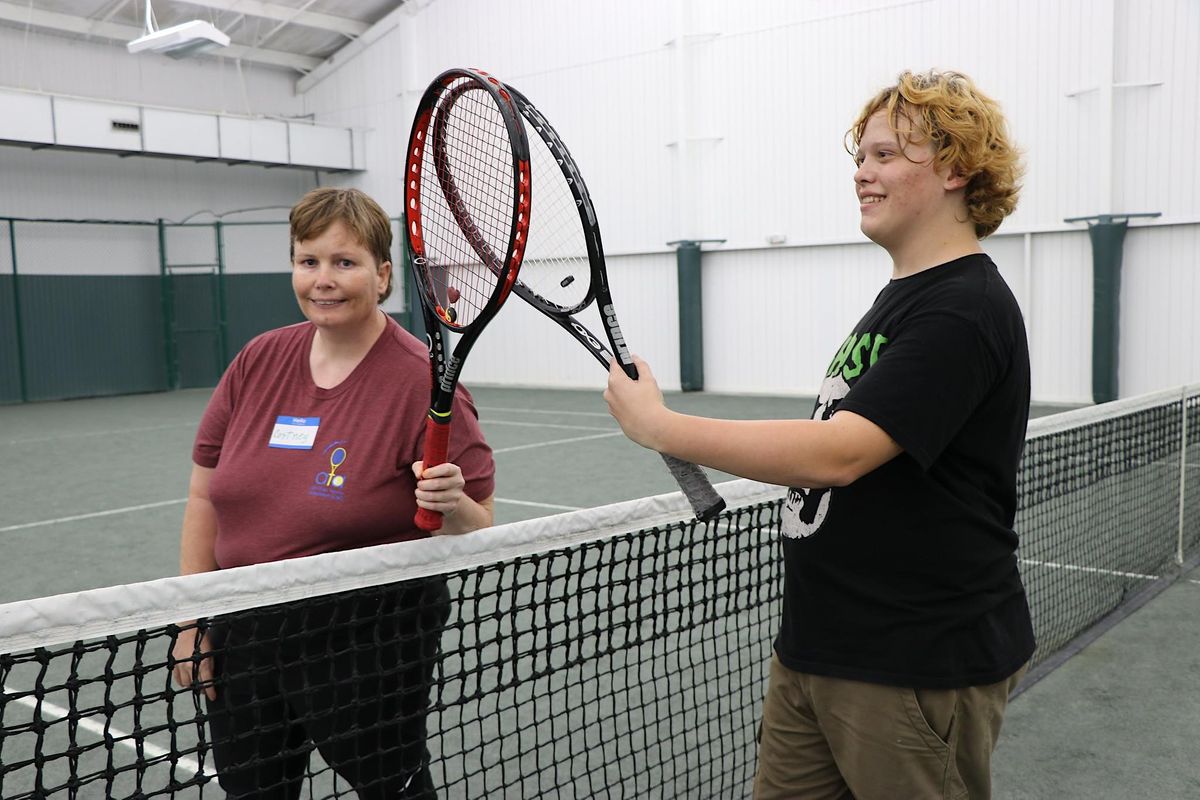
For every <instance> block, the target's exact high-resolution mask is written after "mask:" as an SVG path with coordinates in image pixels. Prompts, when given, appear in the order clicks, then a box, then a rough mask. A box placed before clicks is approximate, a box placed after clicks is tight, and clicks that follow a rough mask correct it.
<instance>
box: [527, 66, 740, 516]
mask: <svg viewBox="0 0 1200 800" xmlns="http://www.w3.org/2000/svg"><path fill="white" fill-rule="evenodd" d="M508 89H509V92H510V93H511V95H512V97H513V99H514V100H515V101H516V104H517V108H518V110H519V111H520V113H521V116H522V118H524V120H525V122H526V124H527V125H528V126H529V129H530V131H531V132H530V133H529V134H527V137H526V138H527V139H528V140H529V150H530V163H531V165H532V170H533V180H534V182H535V183H536V184H537V187H538V197H537V207H536V208H535V209H533V213H532V223H531V225H530V229H529V242H528V246H527V248H526V253H525V261H524V263H523V266H522V269H521V277H520V279H519V280H518V281H517V283H516V285H515V286H514V287H513V292H514V293H515V294H516V295H518V296H519V297H520V298H521V299H523V300H525V301H526V302H527V303H529V304H530V305H532V306H533V307H534V308H536V309H537V310H538V311H541V312H542V313H543V314H545V315H546V316H548V317H550V318H551V319H552V320H554V321H555V322H557V323H558V324H559V325H560V326H562V327H563V328H564V329H565V330H566V331H567V332H568V333H570V334H571V335H572V336H574V337H575V339H576V340H577V341H578V342H579V343H580V344H582V345H583V346H584V348H585V349H586V350H587V351H588V352H589V353H591V354H592V355H593V356H594V357H595V358H596V360H597V361H599V362H600V365H601V366H602V367H604V369H605V371H607V370H608V366H609V363H610V362H611V360H612V358H613V355H612V353H616V357H617V359H618V361H620V363H621V368H622V369H624V370H625V374H627V375H628V376H629V377H630V378H632V379H634V380H637V377H638V372H637V367H635V366H634V363H633V356H632V355H630V353H629V348H628V347H627V346H626V344H625V337H624V336H623V335H622V334H621V326H620V324H619V323H618V322H617V312H616V310H615V308H614V306H613V300H612V294H611V293H610V291H609V287H608V273H607V271H606V269H605V265H604V247H603V245H602V244H601V242H600V226H599V224H598V223H597V221H596V210H595V208H594V207H593V206H592V200H591V197H590V196H589V195H588V190H587V185H586V184H584V182H583V176H581V175H580V174H579V168H578V166H576V164H575V159H574V158H572V157H571V153H570V151H568V150H567V148H566V145H564V144H563V142H562V139H560V138H559V136H558V133H557V132H556V131H555V130H554V128H553V127H552V126H551V125H550V123H549V122H548V121H547V120H546V118H545V117H544V116H542V113H541V112H540V111H538V110H537V108H536V107H535V106H534V105H533V103H531V102H529V99H528V98H526V97H525V96H524V95H523V94H521V93H520V92H519V91H517V90H516V89H514V88H513V87H512V86H509V87H508ZM593 302H595V303H596V304H597V305H598V306H599V308H600V319H601V321H602V323H603V325H604V333H605V335H606V338H607V339H608V343H609V345H610V346H611V347H612V352H611V353H610V352H609V350H608V348H606V347H605V346H604V344H603V342H601V340H600V339H599V338H598V337H597V336H596V335H595V334H593V333H592V332H591V331H589V330H588V329H587V328H586V327H585V326H584V325H583V324H581V323H580V322H579V320H577V319H576V318H575V317H574V316H573V315H574V314H577V313H579V312H580V311H582V310H583V309H585V308H587V307H588V306H589V305H591V304H592V303H593ZM663 460H664V461H665V462H666V464H667V468H668V469H670V471H671V474H672V475H673V476H674V477H675V481H676V482H677V483H678V484H679V488H680V489H682V490H683V493H684V495H685V496H686V497H687V499H688V502H689V503H690V504H691V506H692V510H693V511H694V512H695V513H696V516H697V517H698V518H699V519H701V520H708V519H711V518H712V517H715V516H716V515H717V514H719V513H721V510H722V509H724V508H725V501H724V500H723V499H722V498H721V496H720V495H719V494H717V492H716V490H715V489H713V486H712V483H710V482H709V480H708V476H707V475H705V474H704V471H703V470H702V469H700V467H698V466H696V465H695V464H692V463H689V462H687V461H682V460H680V459H678V458H675V457H673V456H669V455H666V454H663Z"/></svg>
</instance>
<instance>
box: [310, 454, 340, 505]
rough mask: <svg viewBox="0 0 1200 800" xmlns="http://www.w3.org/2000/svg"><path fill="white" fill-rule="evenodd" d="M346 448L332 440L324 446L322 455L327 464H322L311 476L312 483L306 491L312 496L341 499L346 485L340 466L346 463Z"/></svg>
mask: <svg viewBox="0 0 1200 800" xmlns="http://www.w3.org/2000/svg"><path fill="white" fill-rule="evenodd" d="M347 455H348V454H347V452H346V448H345V447H343V446H342V445H341V443H339V442H334V443H333V444H331V445H329V447H327V448H325V452H324V453H322V457H323V458H325V459H327V466H326V465H322V469H321V471H320V472H318V473H317V474H316V476H315V477H314V478H313V485H312V486H310V487H309V489H308V493H309V494H311V495H313V496H314V497H328V498H330V499H331V500H341V499H342V497H343V492H344V490H345V487H346V475H345V474H344V473H343V472H342V467H343V465H345V463H346V458H347Z"/></svg>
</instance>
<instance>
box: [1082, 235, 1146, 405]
mask: <svg viewBox="0 0 1200 800" xmlns="http://www.w3.org/2000/svg"><path fill="white" fill-rule="evenodd" d="M1157 216H1159V214H1158V213H1157V212H1155V213H1150V214H1099V215H1096V216H1093V217H1070V218H1068V219H1065V220H1063V221H1064V222H1086V223H1087V226H1088V238H1089V239H1090V240H1091V243H1092V402H1094V403H1108V402H1111V401H1113V400H1116V399H1117V397H1119V396H1120V392H1119V388H1120V387H1119V385H1118V376H1119V374H1120V372H1119V370H1120V358H1121V261H1122V255H1123V252H1124V247H1125V231H1126V230H1128V228H1129V219H1130V218H1131V217H1157Z"/></svg>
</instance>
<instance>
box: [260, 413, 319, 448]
mask: <svg viewBox="0 0 1200 800" xmlns="http://www.w3.org/2000/svg"><path fill="white" fill-rule="evenodd" d="M320 425H321V418H320V417H276V418H275V429H274V430H272V431H271V441H269V442H268V443H267V445H268V446H269V447H280V448H283V449H284V450H312V448H313V444H314V443H316V441H317V428H318V427H320Z"/></svg>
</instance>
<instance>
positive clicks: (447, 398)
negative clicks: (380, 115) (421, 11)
mask: <svg viewBox="0 0 1200 800" xmlns="http://www.w3.org/2000/svg"><path fill="white" fill-rule="evenodd" d="M404 172H405V190H404V205H405V217H406V223H407V225H408V236H407V239H408V251H409V261H410V262H411V264H412V270H413V276H414V278H415V279H416V284H417V293H418V294H419V295H420V298H421V309H422V313H423V314H424V317H425V330H426V333H427V334H428V336H429V370H430V376H431V378H432V384H433V385H432V387H431V391H430V401H429V418H428V420H427V421H426V423H425V451H424V457H423V461H424V462H425V467H426V468H429V467H433V466H436V465H438V464H441V463H443V462H445V460H446V451H447V449H448V446H449V442H450V409H451V405H452V403H453V401H454V390H455V387H456V386H457V385H458V377H459V374H460V373H461V371H462V366H463V362H464V361H465V360H466V357H467V354H468V353H469V352H470V350H471V347H472V346H473V345H474V344H475V340H476V339H478V338H479V334H480V333H481V332H482V331H483V329H484V327H485V326H486V325H487V324H488V322H490V321H491V320H492V318H493V317H494V316H495V315H496V312H497V311H499V310H500V306H501V305H502V304H503V303H504V300H505V299H506V298H507V297H508V295H509V292H510V290H511V289H512V287H513V283H514V281H515V280H516V278H517V272H518V270H519V269H520V267H521V261H522V258H523V254H524V250H525V241H526V235H527V233H528V231H529V200H530V188H531V187H530V182H531V173H530V167H529V142H528V139H527V138H526V135H525V127H524V125H522V123H521V119H520V117H519V116H518V115H517V113H516V111H515V107H514V105H513V103H512V100H511V98H510V96H509V92H508V89H507V88H506V87H505V86H504V85H503V84H502V83H500V82H499V81H497V80H496V79H495V78H493V77H491V76H490V75H487V74H486V73H483V72H478V71H475V70H469V69H452V70H448V71H447V72H443V73H442V74H441V75H439V76H438V77H437V78H436V79H434V81H433V83H431V84H430V85H429V88H428V89H426V90H425V94H424V95H422V97H421V102H420V105H418V107H417V115H416V119H414V120H413V127H412V133H411V135H410V136H409V140H408V157H407V163H406V166H405V170H404ZM443 328H445V329H448V330H450V331H452V332H453V333H456V334H461V336H460V337H459V340H458V344H457V345H456V346H455V348H454V352H453V354H451V355H450V356H449V357H447V355H446V345H445V342H444V340H443V334H442V329H443ZM415 522H416V525H417V527H418V528H420V529H421V530H423V531H436V530H437V529H438V528H440V527H441V526H442V515H441V514H439V513H438V512H436V511H430V510H428V509H424V508H418V509H417V515H416V518H415Z"/></svg>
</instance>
